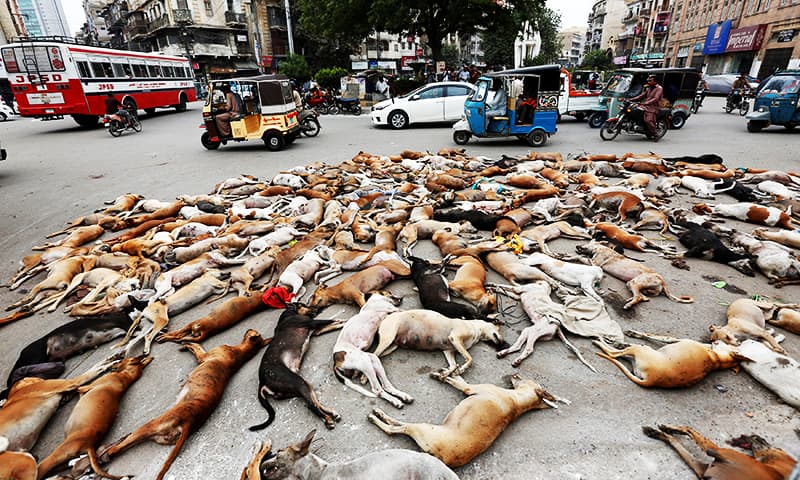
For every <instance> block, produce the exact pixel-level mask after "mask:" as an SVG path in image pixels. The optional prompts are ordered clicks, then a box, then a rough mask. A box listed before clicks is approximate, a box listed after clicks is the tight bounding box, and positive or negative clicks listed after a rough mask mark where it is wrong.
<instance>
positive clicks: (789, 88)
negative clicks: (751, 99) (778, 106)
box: [761, 75, 800, 95]
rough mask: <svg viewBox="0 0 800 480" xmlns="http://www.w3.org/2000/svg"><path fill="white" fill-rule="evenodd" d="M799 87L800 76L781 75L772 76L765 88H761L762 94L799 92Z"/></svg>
mask: <svg viewBox="0 0 800 480" xmlns="http://www.w3.org/2000/svg"><path fill="white" fill-rule="evenodd" d="M798 87H800V76H792V75H779V76H775V77H772V78H771V79H770V80H769V81H768V82H767V84H766V85H764V88H762V89H761V94H762V95H763V94H767V93H797V91H798Z"/></svg>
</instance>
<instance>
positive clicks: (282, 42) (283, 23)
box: [245, 0, 290, 71]
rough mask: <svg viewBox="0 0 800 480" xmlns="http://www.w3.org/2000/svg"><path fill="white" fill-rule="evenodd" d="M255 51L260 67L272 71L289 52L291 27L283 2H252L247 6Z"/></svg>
mask: <svg viewBox="0 0 800 480" xmlns="http://www.w3.org/2000/svg"><path fill="white" fill-rule="evenodd" d="M245 11H246V13H247V16H248V17H249V18H248V19H249V20H250V22H249V25H248V27H249V29H250V35H251V38H253V40H254V42H253V47H254V48H253V50H254V52H255V54H256V60H257V61H258V64H259V66H261V68H263V69H264V70H265V71H272V70H274V69H275V68H276V67H277V64H278V63H279V62H280V61H281V60H282V59H285V58H286V57H287V55H288V54H289V53H290V52H289V27H288V25H289V24H288V19H287V17H286V9H285V8H284V2H283V1H282V0H251V2H250V3H249V4H245Z"/></svg>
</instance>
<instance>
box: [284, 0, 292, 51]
mask: <svg viewBox="0 0 800 480" xmlns="http://www.w3.org/2000/svg"><path fill="white" fill-rule="evenodd" d="M284 5H285V8H286V34H287V35H288V36H289V54H290V55H294V34H292V10H291V5H289V0H284Z"/></svg>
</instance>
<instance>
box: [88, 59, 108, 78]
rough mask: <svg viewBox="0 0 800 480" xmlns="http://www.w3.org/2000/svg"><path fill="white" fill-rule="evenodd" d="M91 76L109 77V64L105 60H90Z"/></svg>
mask: <svg viewBox="0 0 800 480" xmlns="http://www.w3.org/2000/svg"><path fill="white" fill-rule="evenodd" d="M91 65H92V74H93V75H92V76H93V77H97V78H103V77H111V76H112V70H111V64H110V63H106V62H91Z"/></svg>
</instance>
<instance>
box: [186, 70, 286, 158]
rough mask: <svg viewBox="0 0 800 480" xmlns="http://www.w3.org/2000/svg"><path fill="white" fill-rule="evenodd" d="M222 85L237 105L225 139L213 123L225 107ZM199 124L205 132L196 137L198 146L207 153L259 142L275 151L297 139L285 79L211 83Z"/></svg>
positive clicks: (247, 79) (246, 79)
mask: <svg viewBox="0 0 800 480" xmlns="http://www.w3.org/2000/svg"><path fill="white" fill-rule="evenodd" d="M224 84H228V85H230V87H231V91H232V92H233V93H234V94H235V95H236V97H237V102H238V103H239V114H238V115H237V116H236V117H233V118H231V136H229V137H222V136H220V134H219V130H218V128H217V123H216V116H217V114H219V113H222V111H223V107H224V106H225V103H226V102H225V94H224V93H223V92H222V90H221V87H222V85H224ZM203 122H204V124H205V129H206V131H205V132H204V133H203V135H202V136H201V137H200V142H201V143H202V144H203V146H204V147H206V148H207V149H209V150H216V149H217V148H219V146H220V144H223V145H224V144H226V143H227V142H228V141H231V140H233V141H236V142H243V141H246V140H263V141H264V144H265V145H266V146H267V148H268V149H269V150H271V151H277V150H281V149H282V148H283V147H284V146H285V145H288V144H291V143H292V142H294V141H295V140H296V139H297V137H298V136H300V124H299V122H298V118H297V109H296V107H295V103H294V99H293V98H292V85H291V83H290V82H289V78H288V77H287V76H285V75H259V76H255V77H246V78H233V79H228V80H216V81H214V82H212V83H211V85H210V88H209V92H208V98H207V99H206V104H205V105H204V106H203Z"/></svg>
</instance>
